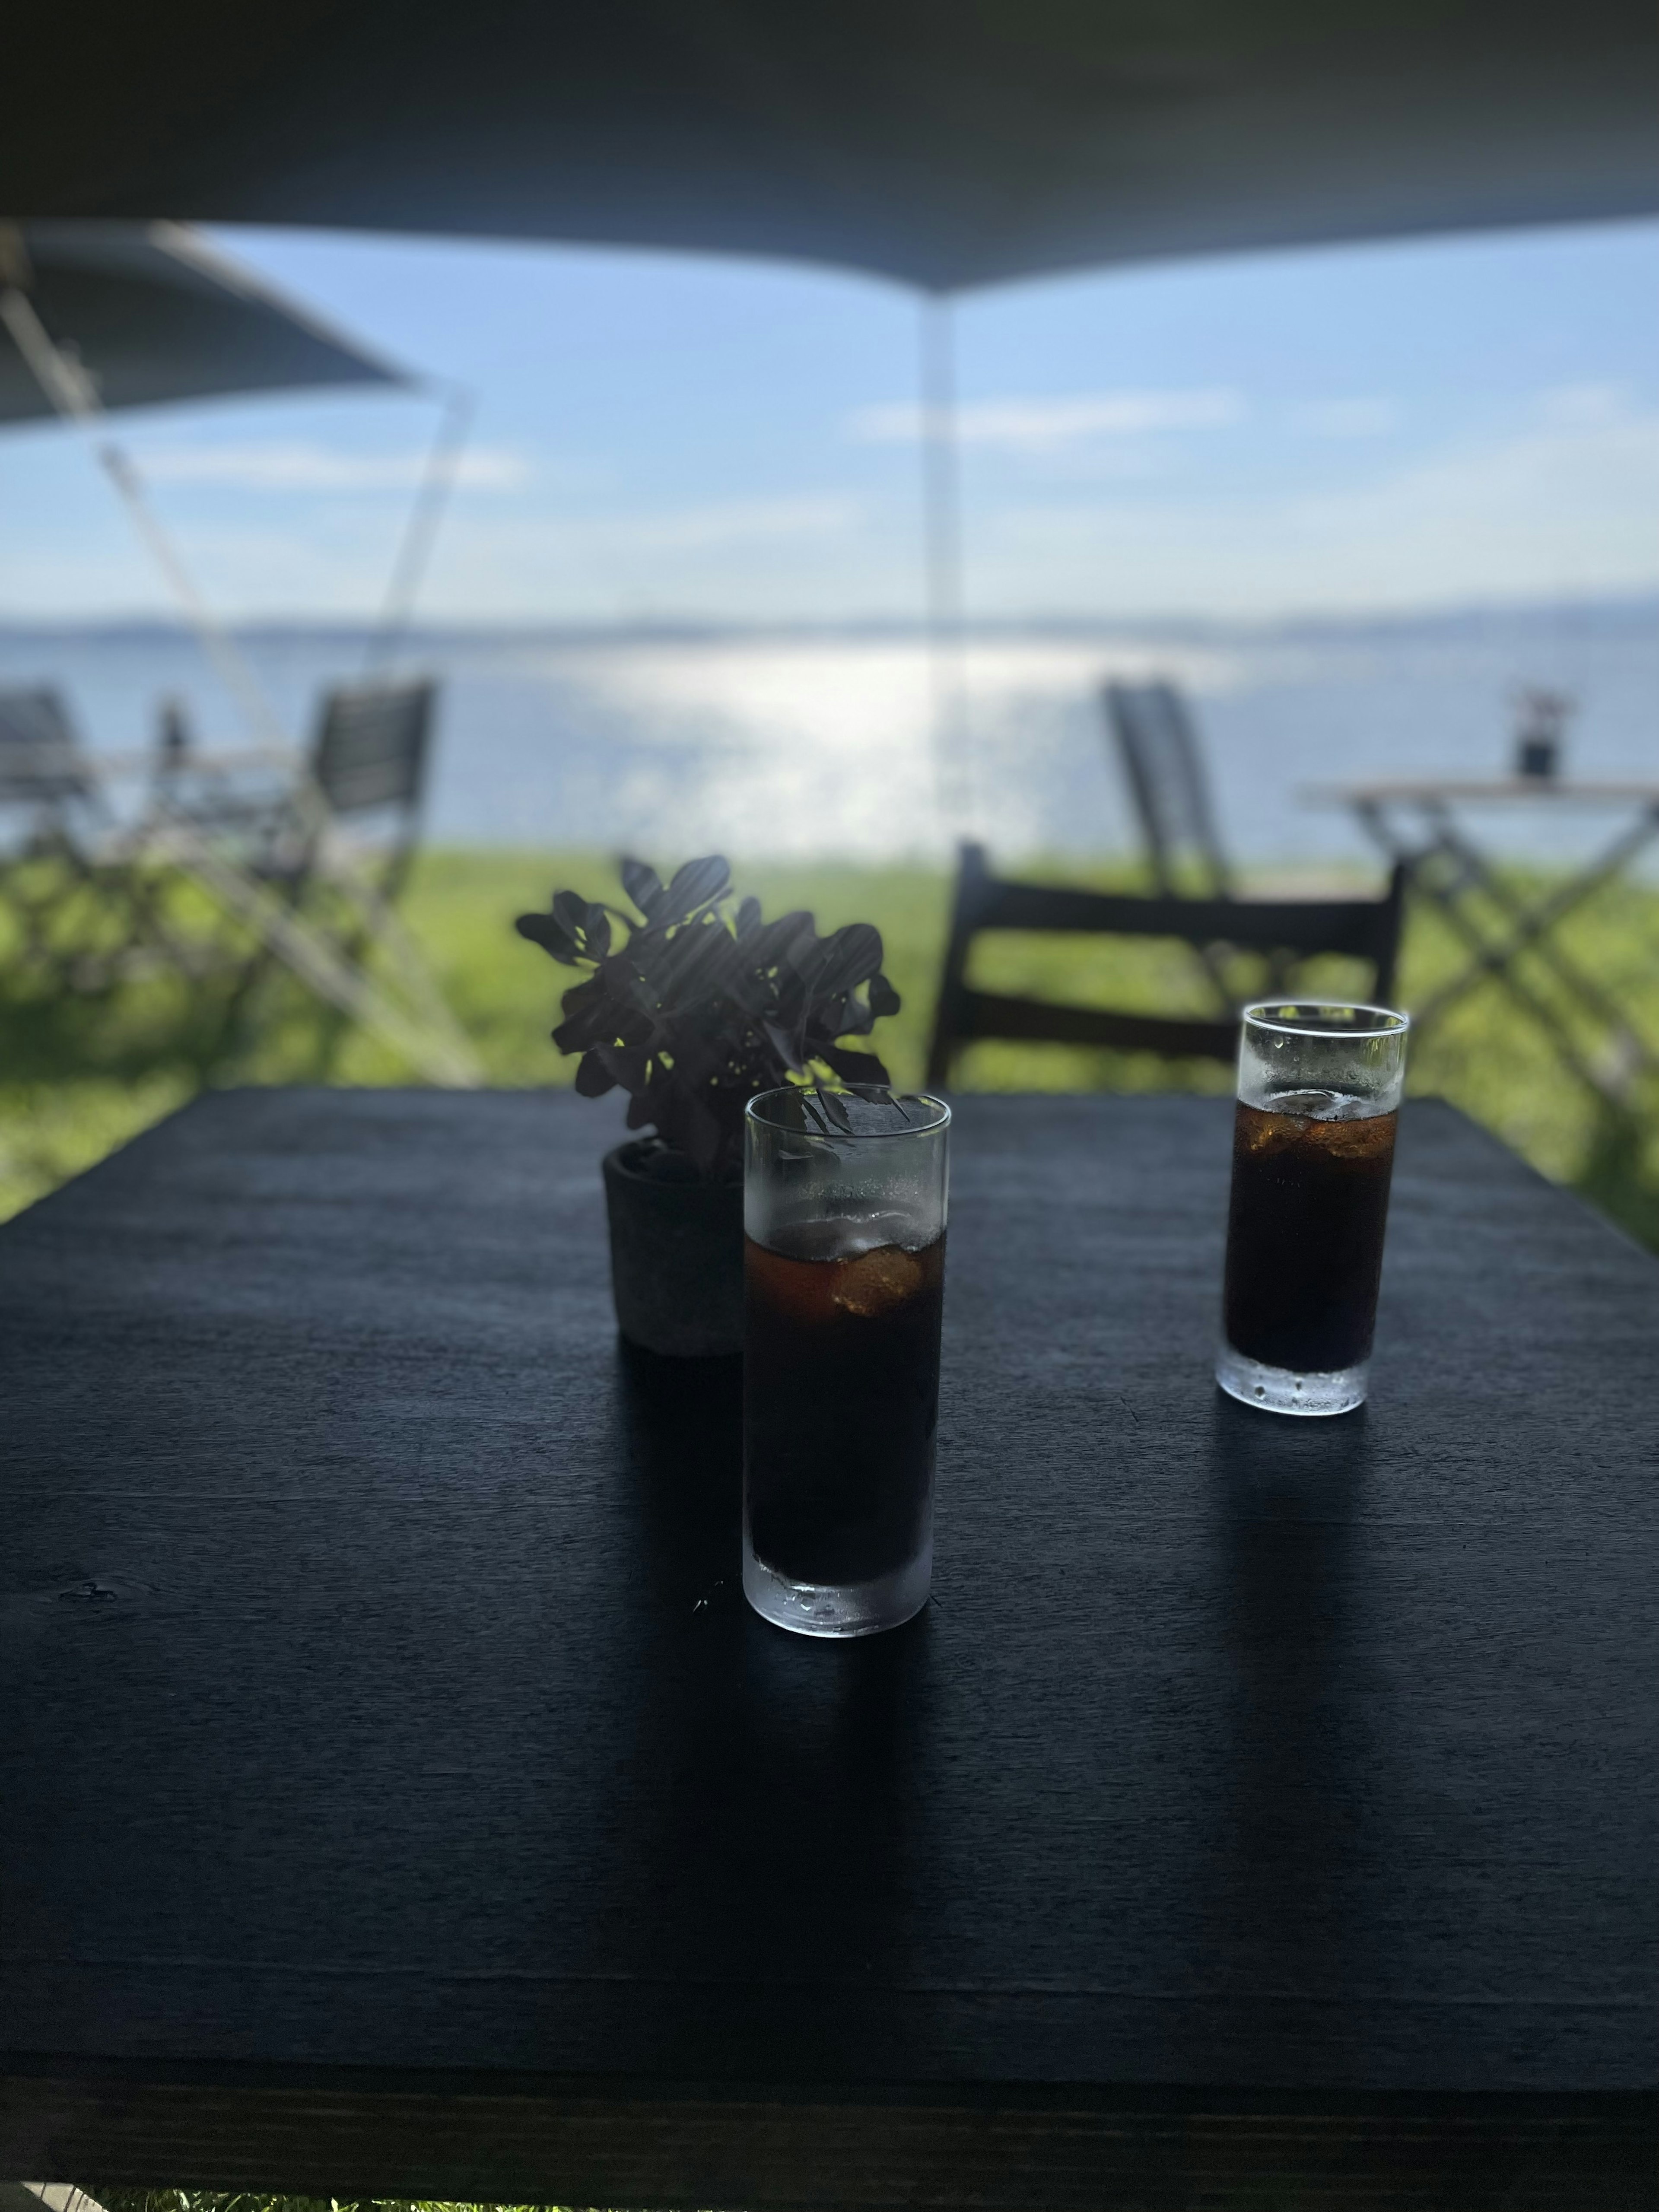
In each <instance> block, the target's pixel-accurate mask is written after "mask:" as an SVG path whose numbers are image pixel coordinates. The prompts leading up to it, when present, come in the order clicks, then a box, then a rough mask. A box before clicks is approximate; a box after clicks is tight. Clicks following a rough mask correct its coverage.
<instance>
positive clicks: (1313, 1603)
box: [1206, 1391, 1378, 2043]
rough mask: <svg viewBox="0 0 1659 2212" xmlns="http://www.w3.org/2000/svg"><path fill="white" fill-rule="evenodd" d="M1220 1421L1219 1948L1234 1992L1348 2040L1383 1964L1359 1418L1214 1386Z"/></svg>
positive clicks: (1363, 1446) (1214, 1922) (1363, 1434)
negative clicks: (1376, 1927) (1269, 1999)
mask: <svg viewBox="0 0 1659 2212" xmlns="http://www.w3.org/2000/svg"><path fill="white" fill-rule="evenodd" d="M1213 1418H1214V1425H1213V1430H1212V1438H1211V1487H1212V1498H1213V1500H1214V1502H1215V1505H1216V1508H1217V1535H1218V1547H1217V1554H1216V1565H1217V1572H1218V1577H1219V1580H1220V1589H1219V1590H1218V1598H1219V1602H1220V1609H1221V1617H1222V1620H1223V1622H1224V1626H1225V1636H1226V1639H1227V1644H1228V1645H1229V1647H1230V1649H1231V1655H1232V1658H1233V1662H1234V1671H1233V1676H1232V1686H1231V1721H1230V1723H1229V1738H1228V1760H1227V1766H1226V1771H1225V1784H1224V1787H1225V1792H1226V1797H1227V1801H1228V1802H1227V1814H1226V1822H1225V1834H1226V1837H1227V1839H1228V1840H1227V1844H1226V1848H1225V1851H1224V1852H1223V1853H1222V1854H1220V1855H1219V1856H1218V1862H1217V1863H1216V1865H1215V1868H1214V1869H1213V1878H1214V1887H1213V1889H1212V1894H1211V1897H1210V1899H1209V1905H1208V1910H1207V1912H1206V1920H1207V1923H1208V1927H1209V1933H1210V1939H1211V1941H1212V1943H1213V1945H1214V1948H1215V1954H1216V1957H1217V1960H1218V1962H1220V1961H1225V1973H1226V1976H1227V1978H1228V1980H1229V1981H1231V1982H1232V1983H1233V1984H1234V1987H1235V1988H1236V1989H1237V1990H1238V1991H1239V1993H1240V1994H1241V1995H1242V1994H1243V1991H1244V1990H1246V1989H1247V1988H1248V1989H1253V1990H1255V1991H1257V1992H1261V1991H1264V1990H1277V1991H1281V1992H1283V1993H1285V1997H1286V1998H1287V1999H1288V2000H1289V2001H1290V2002H1292V2003H1293V2004H1295V2005H1297V2007H1300V2008H1310V2007H1311V2008H1313V2010H1314V2013H1315V2014H1316V2015H1317V2016H1318V2017H1319V2018H1320V2019H1321V2021H1322V2025H1321V2026H1320V2027H1319V2029H1318V2031H1317V2032H1318V2033H1319V2034H1320V2035H1321V2036H1322V2037H1328V2038H1329V2039H1332V2040H1333V2041H1334V2042H1336V2043H1340V2041H1341V2039H1342V2038H1343V2037H1344V2035H1345V2034H1346V2033H1347V2029H1346V2024H1345V2023H1346V2020H1347V2018H1348V2016H1349V2014H1350V2012H1351V2009H1352V2008H1351V2003H1350V2002H1349V2001H1350V2000H1351V1998H1352V1992H1353V1990H1355V1989H1356V1988H1359V1987H1363V1986H1365V1985H1366V1984H1368V1983H1369V1982H1370V1981H1371V1980H1373V1979H1374V1978H1375V1977H1376V1970H1377V1965H1378V1961H1377V1960H1376V1955H1375V1951H1374V1946H1373V1942H1372V1936H1373V1932H1374V1931H1373V1930H1372V1929H1370V1924H1369V1920H1368V1916H1367V1911H1366V1903H1365V1899H1366V1891H1367V1887H1368V1883H1367V1864H1368V1857H1369V1849H1370V1845H1369V1844H1368V1838H1367V1836H1366V1832H1365V1813H1366V1806H1367V1802H1368V1799H1369V1798H1370V1795H1371V1793H1372V1790H1374V1787H1375V1784H1376V1779H1377V1771H1376V1770H1377V1747H1376V1745H1375V1744H1374V1743H1373V1742H1372V1741H1371V1727H1370V1721H1369V1718H1368V1715H1369V1713H1370V1708H1371V1705H1372V1702H1373V1701H1372V1699H1370V1697H1369V1696H1368V1695H1366V1694H1365V1689H1366V1680H1365V1678H1366V1675H1367V1672H1368V1668H1369V1665H1370V1661H1369V1658H1368V1655H1367V1653H1366V1651H1365V1650H1364V1646H1363V1637H1362V1632H1361V1626H1360V1624H1361V1621H1362V1620H1363V1618H1364V1614H1365V1612H1366V1610H1367V1608H1366V1607H1365V1604H1364V1582H1365V1578H1366V1577H1367V1575H1368V1574H1369V1573H1370V1572H1371V1571H1374V1565H1375V1563H1374V1561H1373V1560H1372V1559H1371V1558H1370V1556H1369V1554H1368V1549H1367V1539H1366V1532H1365V1529H1364V1522H1363V1520H1362V1504H1363V1499H1364V1492H1365V1487H1366V1477H1367V1471H1368V1466H1369V1462H1370V1434H1369V1430H1368V1425H1367V1415H1366V1410H1365V1408H1364V1407H1361V1408H1360V1409H1359V1410H1358V1412H1356V1413H1349V1414H1344V1415H1341V1416H1339V1417H1337V1418H1336V1419H1329V1420H1314V1419H1306V1420H1294V1419H1284V1418H1279V1417H1275V1416H1273V1415H1271V1414H1267V1413H1258V1412H1256V1411H1255V1410H1254V1409H1252V1408H1250V1407H1245V1406H1240V1405H1237V1404H1236V1403H1235V1402H1234V1401H1232V1400H1231V1398H1228V1397H1226V1396H1225V1395H1223V1394H1222V1393H1221V1392H1219V1391H1218V1392H1217V1394H1216V1401H1215V1406H1214V1409H1213ZM1370 1841H1371V1842H1374V1841H1375V1839H1374V1838H1373V1839H1370Z"/></svg>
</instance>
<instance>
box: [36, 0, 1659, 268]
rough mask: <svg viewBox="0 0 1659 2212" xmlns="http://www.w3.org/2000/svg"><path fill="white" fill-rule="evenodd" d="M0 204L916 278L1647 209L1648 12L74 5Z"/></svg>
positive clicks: (51, 14)
mask: <svg viewBox="0 0 1659 2212" xmlns="http://www.w3.org/2000/svg"><path fill="white" fill-rule="evenodd" d="M6 81H7V103H6V104H7V111H8V114H7V125H6V131H5V132H4V134H3V140H0V208H7V209H9V210H13V211H14V212H15V213H16V214H18V215H20V216H129V217H149V216H171V217H174V218H179V219H190V220H197V221H204V222H206V221H211V222H246V223H274V224H328V225H339V226H347V227H351V228H365V229H373V230H393V231H398V230H404V231H426V232H437V233H450V234H474V235H493V236H496V237H508V238H513V237H517V238H526V239H545V240H568V241H584V242H590V243H604V244H609V245H633V246H670V247H689V248H697V249H703V250H709V251H718V252H744V253H758V254H767V255H776V256H783V257H787V258H799V259H806V260H812V261H821V262H828V263H833V264H841V265H842V266H844V267H848V268H851V269H858V270H866V271H868V272H870V273H872V274H876V275H879V276H890V277H894V278H898V279H901V280H903V281H907V282H909V283H915V284H920V285H923V286H927V287H929V288H933V289H953V288H957V287H961V286H966V285H973V284H982V283H994V282H997V281H999V280H1002V279H1006V278H1009V277H1015V276H1032V275H1037V274H1042V273H1044V272H1048V271H1054V270H1065V269H1071V268H1077V267H1081V266H1085V265H1087V264H1095V263H1101V262H1110V261H1121V260H1127V259H1131V258H1146V257H1150V256H1158V255H1169V254H1184V253H1206V252H1230V251H1236V250H1239V249H1246V248H1253V247H1267V246H1286V245H1292V244H1299V243H1308V242H1312V241H1316V240H1339V239H1355V238H1368V237H1382V236H1386V235H1395V234H1408V233H1414V232H1415V233H1422V232H1429V231H1435V230H1443V229H1449V228H1480V227H1485V226H1491V225H1504V224H1517V223H1533V222H1567V221H1575V220H1589V219H1594V218H1605V217H1610V216H1633V215H1639V214H1644V213H1649V212H1651V211H1654V210H1659V9H1656V8H1655V7H1654V6H1653V5H1652V0H1640V3H1639V4H1637V0H1578V4H1576V5H1573V6H1565V5H1562V4H1561V0H1549V4H1541V0H1322V4H1316V0H1105V3H1104V4H1102V0H1094V4H1087V0H829V4H819V5H816V6H814V5H811V4H808V0H469V4H467V5H465V6H462V5H456V4H453V0H450V3H449V4H436V0H352V4H349V5H347V4H343V0H280V4H276V5H273V6H270V7H269V8H233V7H227V6H226V5H224V4H223V0H154V4H151V5H149V6H135V5H133V4H132V0H120V4H119V5H114V4H112V0H88V4H85V5H82V6H81V7H77V8H76V9H42V8H36V9H32V10H28V11H27V12H26V13H25V15H24V16H23V19H22V20H21V21H15V22H14V23H13V24H12V25H11V26H10V27H9V30H8V34H7V54H6Z"/></svg>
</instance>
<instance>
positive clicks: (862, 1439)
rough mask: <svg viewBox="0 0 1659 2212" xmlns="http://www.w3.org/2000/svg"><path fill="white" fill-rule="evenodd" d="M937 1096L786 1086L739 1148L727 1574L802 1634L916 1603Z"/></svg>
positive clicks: (855, 1623) (938, 1287)
mask: <svg viewBox="0 0 1659 2212" xmlns="http://www.w3.org/2000/svg"><path fill="white" fill-rule="evenodd" d="M950 1124H951V1109H949V1107H948V1106H945V1105H944V1104H942V1103H940V1101H939V1100H938V1099H937V1098H929V1097H917V1096H908V1095H900V1096H897V1097H894V1098H891V1099H890V1100H887V1101H885V1102H882V1101H878V1100H874V1099H864V1098H860V1097H855V1096H853V1095H851V1094H848V1093H837V1094H836V1096H835V1097H834V1098H833V1099H832V1100H830V1101H828V1102H826V1101H824V1100H823V1099H822V1098H820V1097H817V1094H814V1093H811V1092H806V1091H802V1090H800V1089H799V1088H794V1087H791V1088H789V1089H786V1090H782V1091H767V1092H764V1093H763V1095H762V1096H761V1097H758V1098H756V1099H754V1100H753V1101H752V1102H751V1103H750V1107H749V1112H748V1120H747V1125H746V1130H745V1140H744V1513H743V1587H744V1595H745V1596H746V1597H747V1598H748V1600H749V1602H750V1605H752V1606H753V1607H754V1608H755V1610H756V1611H757V1613H762V1614H763V1615H764V1617H765V1618H766V1619H767V1620H771V1621H775V1622H776V1623H777V1625H778V1626H780V1627H781V1628H790V1629H794V1630H796V1631H797V1632H799V1633H801V1634H803V1635H807V1636H866V1635H869V1634H871V1633H872V1632H874V1631H876V1630H878V1629H883V1628H894V1627H896V1626H898V1624H899V1623H900V1622H901V1621H903V1620H909V1618H910V1617H911V1615H912V1614H913V1613H918V1612H920V1610H921V1607H923V1606H924V1605H925V1604H926V1603H927V1593H928V1588H929V1585H930V1583H931V1580H932V1576H933V1461H934V1443H935V1437H936V1432H937V1429H938V1423H939V1324H940V1320H941V1316H942V1314H943V1310H944V1300H945V1214H946V1203H947V1196H948V1190H949V1179H950V1155H949V1132H950Z"/></svg>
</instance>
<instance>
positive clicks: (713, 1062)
mask: <svg viewBox="0 0 1659 2212" xmlns="http://www.w3.org/2000/svg"><path fill="white" fill-rule="evenodd" d="M622 880H623V889H624V890H625V891H626V892H627V895H628V896H629V899H630V900H631V901H632V902H633V904H634V906H635V908H637V913H634V914H630V913H628V912H626V911H625V910H624V909H623V908H619V907H615V906H611V905H608V904H605V902H597V903H596V902H593V901H591V900H588V899H586V898H584V897H582V896H581V895H580V892H577V891H571V890H563V891H556V892H555V894H554V896H553V903H552V907H551V908H550V911H549V912H548V913H546V914H525V915H520V916H519V919H518V923H517V928H518V931H519V934H520V936H521V937H526V938H528V939H529V940H530V941H531V943H532V945H540V946H541V947H542V948H543V950H544V951H547V952H550V953H551V955H552V956H553V957H554V959H556V960H557V961H560V962H561V963H563V965H564V966H566V967H568V968H586V969H589V970H590V971H591V972H590V973H589V974H588V975H587V976H586V978H585V979H584V980H583V981H581V982H579V983H575V984H573V985H572V987H571V988H570V989H569V990H568V991H567V992H566V993H565V994H564V998H563V1000H562V1011H563V1014H564V1019H563V1020H562V1022H561V1023H560V1024H559V1026H558V1027H557V1028H556V1030H554V1032H553V1042H554V1043H555V1044H556V1045H557V1046H558V1048H559V1050H560V1051H561V1052H563V1053H580V1055H581V1059H580V1065H579V1066H578V1067H577V1069H576V1088H577V1090H578V1091H580V1092H581V1093H582V1095H583V1096H584V1097H588V1098H598V1097H601V1096H603V1094H604V1093H605V1091H611V1090H613V1089H615V1088H617V1086H618V1085H620V1086H621V1088H622V1089H623V1090H624V1091H627V1092H628V1093H629V1109H628V1126H629V1128H630V1129H636V1130H641V1131H649V1132H650V1133H649V1134H647V1135H642V1136H638V1137H635V1138H634V1139H631V1140H630V1141H629V1142H628V1143H625V1144H622V1145H619V1146H617V1148H616V1150H615V1151H614V1152H608V1153H607V1154H606V1155H605V1160H604V1163H603V1166H604V1175H605V1206H606V1211H607V1212H608V1214H609V1217H610V1224H611V1286H612V1289H613V1291H614V1292H615V1296H616V1301H617V1325H618V1327H619V1328H621V1330H622V1333H623V1335H624V1336H625V1337H627V1338H629V1340H631V1341H632V1342H633V1343H635V1344H640V1345H643V1346H646V1347H647V1350H649V1351H652V1352H668V1353H672V1354H677V1355H681V1356H697V1355H710V1354H718V1353H730V1352H737V1351H738V1350H739V1349H740V1348H741V1346H742V1339H743V1117H744V1108H745V1107H746V1106H747V1105H748V1103H749V1101H750V1099H751V1098H752V1097H755V1096H756V1094H757V1092H759V1091H772V1090H775V1089H777V1088H778V1087H779V1086H780V1085H782V1084H785V1083H787V1082H789V1081H790V1080H791V1079H796V1080H799V1081H802V1082H805V1083H815V1082H819V1081H822V1080H823V1079H824V1078H825V1077H826V1076H833V1077H836V1078H837V1079H840V1081H841V1082H842V1083H844V1084H848V1085H866V1084H869V1085H881V1086H885V1085H887V1083H888V1080H889V1079H888V1074H887V1071H886V1069H885V1068H884V1066H883V1065H882V1063H881V1061H880V1060H878V1058H877V1057H876V1055H875V1054H874V1053H872V1052H861V1051H859V1050H857V1049H855V1048H851V1047H849V1046H848V1045H847V1044H846V1043H844V1042H842V1040H843V1039H845V1038H848V1037H860V1036H868V1034H869V1032H870V1030H871V1029H872V1026H873V1024H874V1023H875V1022H876V1020H877V1018H878V1016H880V1015H883V1014H892V1013H896V1012H898V1006H899V1000H898V994H897V993H896V991H895V990H894V989H893V987H892V986H891V984H890V983H889V981H887V978H886V977H885V976H884V975H883V974H882V972H881V958H882V948H881V933H880V932H879V931H878V930H876V929H873V928H872V927H871V926H870V924H869V923H868V922H861V921H860V922H853V923H850V924H849V925H848V927H846V928H844V929H837V930H835V931H833V932H832V933H830V934H829V936H828V937H820V936H819V935H818V933H817V927H816V926H815V924H814V922H813V920H812V917H811V915H810V914H799V913H797V914H786V915H781V916H780V917H779V919H778V920H777V921H771V922H769V921H763V920H762V917H761V909H760V902H759V901H758V900H757V899H752V898H745V899H744V900H743V901H742V902H740V903H739V904H738V907H737V908H736V910H735V912H732V911H729V910H728V902H729V901H730V900H731V897H732V885H731V874H730V871H729V870H728V868H727V866H726V862H725V861H724V860H721V859H720V858H719V857H718V855H714V856H711V857H710V858H708V859H707V860H688V861H687V862H686V864H685V866H684V867H683V868H681V869H680V870H679V871H678V872H677V873H676V874H675V875H674V877H673V878H671V881H670V882H668V883H667V884H664V883H663V881H662V880H661V878H659V876H658V874H657V872H656V871H655V869H654V868H650V867H647V866H646V865H645V863H644V862H643V861H642V860H623V864H622ZM618 925H620V928H619V927H618Z"/></svg>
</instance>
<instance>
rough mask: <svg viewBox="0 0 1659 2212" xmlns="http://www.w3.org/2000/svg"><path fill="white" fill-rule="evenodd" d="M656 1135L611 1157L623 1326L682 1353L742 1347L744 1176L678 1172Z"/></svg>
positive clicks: (640, 1339)
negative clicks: (653, 1165)
mask: <svg viewBox="0 0 1659 2212" xmlns="http://www.w3.org/2000/svg"><path fill="white" fill-rule="evenodd" d="M653 1160H654V1161H656V1162H657V1163H658V1164H659V1168H660V1166H661V1165H662V1164H663V1162H662V1155H661V1153H660V1152H659V1150H657V1148H655V1147H654V1146H652V1145H650V1144H649V1143H645V1142H641V1141H640V1140H639V1139H635V1141H634V1142H632V1143H630V1144H626V1145H618V1146H617V1149H616V1150H615V1152H607V1153H606V1154H605V1159H604V1162H603V1168H604V1172H605V1212H606V1213H607V1214H608V1216H609V1218H610V1222H611V1291H612V1294H613V1296H614V1297H615V1299H616V1302H617V1328H620V1329H621V1331H622V1333H623V1335H624V1336H625V1337H626V1338H627V1339H628V1340H629V1343H630V1344H638V1345H642V1346H644V1348H645V1349H646V1351H647V1352H662V1353H665V1354H666V1355H667V1357H669V1358H674V1359H708V1358H723V1357H729V1356H730V1355H731V1354H732V1353H733V1352H741V1351H742V1349H743V1185H742V1184H741V1182H731V1183H703V1182H690V1181H684V1182H683V1181H680V1180H678V1179H676V1178H674V1177H673V1176H671V1175H670V1176H665V1175H664V1174H662V1173H661V1172H658V1173H653V1172H651V1171H650V1168H649V1165H648V1164H649V1163H650V1162H652V1161H653Z"/></svg>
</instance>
